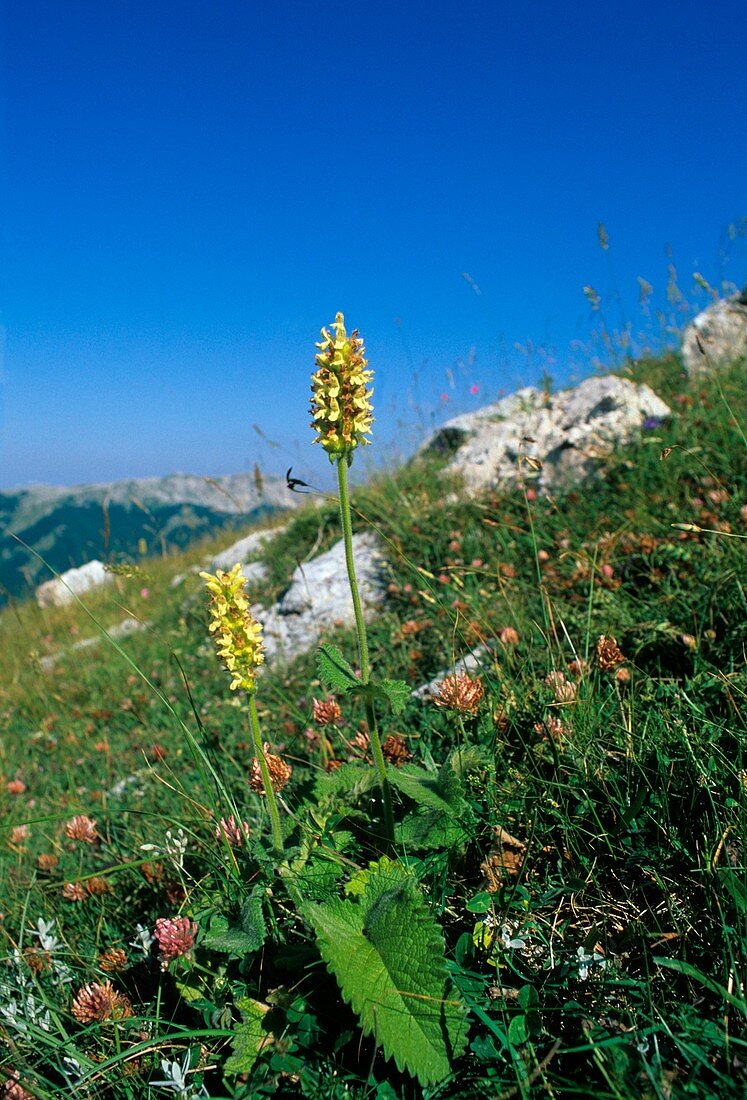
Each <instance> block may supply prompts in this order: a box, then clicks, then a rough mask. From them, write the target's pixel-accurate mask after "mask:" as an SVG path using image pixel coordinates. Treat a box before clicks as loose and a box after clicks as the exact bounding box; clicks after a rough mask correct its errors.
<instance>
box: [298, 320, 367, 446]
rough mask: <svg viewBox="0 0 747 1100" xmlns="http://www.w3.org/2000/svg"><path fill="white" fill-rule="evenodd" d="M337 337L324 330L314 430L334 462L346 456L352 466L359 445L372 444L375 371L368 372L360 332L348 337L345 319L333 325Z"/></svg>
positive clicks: (313, 408) (313, 401)
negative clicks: (367, 434) (367, 437)
mask: <svg viewBox="0 0 747 1100" xmlns="http://www.w3.org/2000/svg"><path fill="white" fill-rule="evenodd" d="M330 328H331V329H332V330H333V333H334V335H330V333H329V332H328V331H327V329H326V328H323V329H322V341H321V343H319V344H317V345H316V346H317V347H318V348H319V354H318V355H317V356H316V363H317V367H318V370H317V371H316V372H315V373H314V374H313V375H312V376H311V393H312V397H311V415H312V417H313V419H312V421H311V426H312V428H314V430H315V431H316V433H317V438H316V439H315V440H314V442H315V443H321V445H322V447H324V449H325V451H326V452H327V454H328V455H329V459H330V462H335V461H338V460H339V459H340V458H342V457H343V456H345V458H346V459H347V461H348V463H350V461H351V460H352V453H353V451H354V450H355V448H356V447H357V446H358V444H359V443H360V444H362V445H365V444H367V443H370V440H368V439H366V438H365V436H366V433H367V432H370V431H371V426H372V424H373V406H372V405H371V397H372V395H373V389H371V388H370V387H369V383H370V382H371V379H372V378H373V371H370V370H367V369H366V368H367V360H366V359H365V358H364V355H363V353H364V351H365V348H364V347H363V341H362V340H361V339H360V337H359V336H358V330H357V329H356V330H355V331H354V332H352V333H351V334H350V336H348V334H347V332H346V331H345V318H344V317H343V315H342V314H341V313H338V314H336V316H335V320H334V323H333V324H331V325H330Z"/></svg>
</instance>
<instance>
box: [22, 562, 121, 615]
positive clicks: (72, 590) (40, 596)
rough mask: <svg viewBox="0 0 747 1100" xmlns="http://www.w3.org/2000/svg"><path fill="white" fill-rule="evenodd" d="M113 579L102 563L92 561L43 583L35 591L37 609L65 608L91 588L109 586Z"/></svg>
mask: <svg viewBox="0 0 747 1100" xmlns="http://www.w3.org/2000/svg"><path fill="white" fill-rule="evenodd" d="M113 579H114V577H113V575H112V574H111V573H107V571H106V568H105V566H104V563H103V562H101V561H98V560H97V559H94V560H93V561H89V562H86V564H85V565H81V566H80V568H78V569H68V570H67V572H65V573H61V574H60V576H59V577H55V578H54V580H51V581H45V582H44V584H40V585H39V587H38V588H37V589H36V593H35V595H36V602H37V603H38V604H39V607H65V606H67V605H68V604H71V603H73V601H74V600H75V597H76V596H82V595H83V594H84V593H85V592H89V591H90V590H91V589H92V588H100V587H101V586H102V585H104V584H111V582H112V581H113Z"/></svg>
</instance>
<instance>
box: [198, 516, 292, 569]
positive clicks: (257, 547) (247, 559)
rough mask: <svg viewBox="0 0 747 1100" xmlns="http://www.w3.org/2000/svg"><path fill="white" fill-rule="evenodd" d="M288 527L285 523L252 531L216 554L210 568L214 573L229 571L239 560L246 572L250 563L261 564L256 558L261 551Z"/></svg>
mask: <svg viewBox="0 0 747 1100" xmlns="http://www.w3.org/2000/svg"><path fill="white" fill-rule="evenodd" d="M286 527H287V524H283V526H282V527H273V528H272V529H271V530H269V531H267V530H265V531H252V533H251V534H250V535H247V536H246V537H245V538H243V539H239V541H238V542H234V543H233V545H232V546H229V547H228V549H227V550H221V552H220V554H216V555H215V557H214V558H213V559H212V561H211V562H210V570H211V571H212V572H213V573H214V572H215V571H216V569H224V570H226V572H227V571H228V570H229V569H232V568H233V566H234V565H235V564H236V562H239V563H240V564H241V565H242V566H243V567H244V573H245V574H246V567H247V566H248V565H250V564H251V565H257V564H259V563H258V562H256V561H255V560H254V559H255V558H256V557H257V555H258V554H259V553H261V551H262V550H263V549H264V548H265V546H266V545H267V543H268V542H272V540H273V539H274V538H275V537H276V536H277V535H279V534H281V532H282V531H284V530H285V528H286Z"/></svg>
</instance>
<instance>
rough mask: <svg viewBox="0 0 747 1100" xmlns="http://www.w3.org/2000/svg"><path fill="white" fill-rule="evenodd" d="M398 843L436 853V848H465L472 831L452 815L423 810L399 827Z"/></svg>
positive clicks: (414, 849) (406, 819)
mask: <svg viewBox="0 0 747 1100" xmlns="http://www.w3.org/2000/svg"><path fill="white" fill-rule="evenodd" d="M396 833H397V843H398V844H400V845H401V846H402V847H404V848H407V849H412V850H413V851H418V852H422V851H434V850H435V849H436V848H445V849H454V848H463V847H464V845H465V844H467V843H469V841H470V839H471V836H472V831H471V830H470V829H469V828H467V827H466V826H465V825H464V824H462V822H461V821H459V820H458V819H457V818H455V817H452V815H451V814H450V813H448V814H447V813H441V811H439V810H421V811H420V812H416V813H411V814H408V815H407V817H406V818H405V819H404V821H403V822H402V823H401V824H399V825H398V826H397V829H396Z"/></svg>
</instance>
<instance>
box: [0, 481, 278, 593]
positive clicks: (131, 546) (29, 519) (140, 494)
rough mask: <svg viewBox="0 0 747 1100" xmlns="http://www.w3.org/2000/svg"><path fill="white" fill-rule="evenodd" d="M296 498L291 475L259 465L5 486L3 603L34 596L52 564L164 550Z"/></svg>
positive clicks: (1, 497) (1, 499)
mask: <svg viewBox="0 0 747 1100" xmlns="http://www.w3.org/2000/svg"><path fill="white" fill-rule="evenodd" d="M296 504H297V498H295V497H294V495H293V494H292V493H291V492H290V491H289V490H288V488H287V485H286V482H285V479H284V478H281V477H277V476H275V475H272V476H269V477H264V476H263V475H261V474H260V473H259V472H256V473H237V474H224V475H219V476H217V477H210V476H207V475H200V474H185V473H174V474H167V475H165V476H164V477H148V478H124V479H120V480H117V481H113V482H95V483H90V484H85V483H83V484H79V485H71V486H57V485H30V486H25V487H23V488H20V489H15V490H0V606H2V604H4V603H5V602H7V599H8V598H9V597H19V596H28V595H31V593H32V591H33V588H35V587H36V585H37V584H39V583H40V582H41V581H43V580H47V579H49V577H50V575H51V574H50V572H49V569H48V568H47V567H46V566H49V567H51V569H52V570H56V571H58V572H61V571H63V570H65V569H69V568H71V567H75V566H79V565H82V564H84V562H86V561H89V560H90V559H91V558H94V557H97V558H100V559H102V560H104V561H117V560H121V559H122V558H128V557H133V556H137V557H142V556H144V555H145V554H152V553H161V554H165V553H168V552H169V551H170V550H175V549H184V548H185V547H186V546H188V545H189V544H190V543H191V542H194V541H195V539H197V538H200V537H202V536H204V535H207V534H209V533H211V532H214V531H218V530H221V529H222V528H226V527H238V526H241V525H245V524H247V523H251V522H256V521H257V520H259V519H261V518H262V516H264V515H269V514H272V513H274V512H277V511H279V510H284V509H286V508H292V507H294V506H295V505H296ZM14 536H15V537H14ZM19 540H22V541H19ZM23 543H25V544H26V546H24V545H23ZM41 558H43V559H44V562H46V566H45V564H44V562H42V561H41V560H40V559H41Z"/></svg>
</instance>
